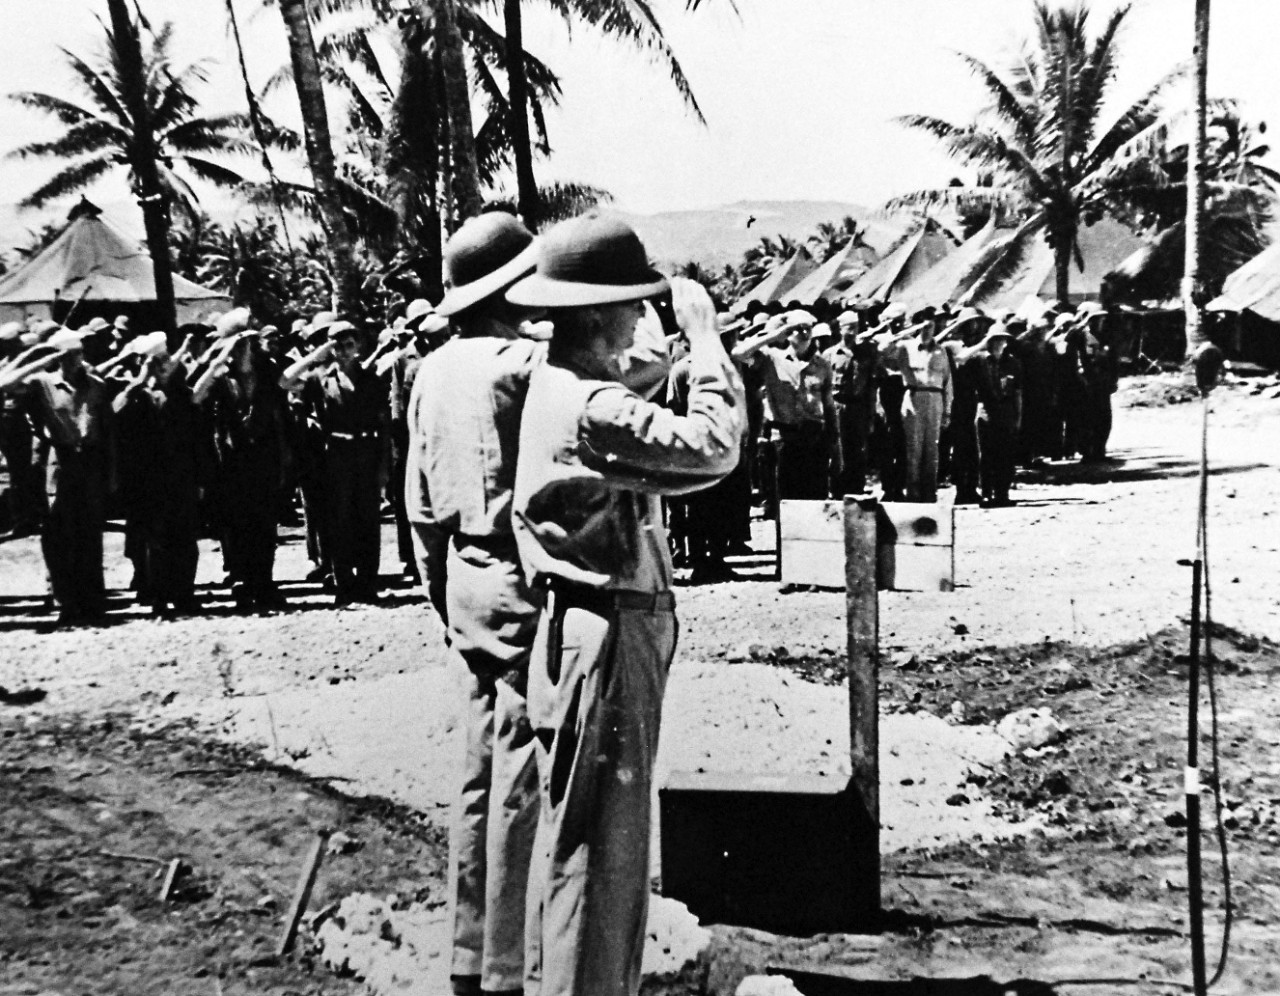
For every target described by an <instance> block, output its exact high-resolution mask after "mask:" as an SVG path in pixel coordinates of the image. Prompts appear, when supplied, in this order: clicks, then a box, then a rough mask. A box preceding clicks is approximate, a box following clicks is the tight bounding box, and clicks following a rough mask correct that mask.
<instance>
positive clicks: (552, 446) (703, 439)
mask: <svg viewBox="0 0 1280 996" xmlns="http://www.w3.org/2000/svg"><path fill="white" fill-rule="evenodd" d="M688 364H689V377H688V409H687V410H688V414H686V415H677V414H676V413H675V412H673V411H671V410H670V409H668V408H665V407H663V406H661V405H659V404H656V403H653V402H650V401H646V400H645V399H644V398H642V397H641V396H640V395H638V394H636V393H635V392H634V391H632V390H630V389H629V388H627V387H626V386H624V385H623V384H621V383H618V382H617V381H615V380H608V379H604V378H602V377H601V376H600V375H599V374H598V373H596V372H593V371H590V370H587V369H585V368H584V367H582V366H580V365H578V364H577V363H576V362H575V361H574V360H573V359H571V358H567V359H566V358H557V357H553V358H551V359H549V360H548V361H547V362H546V363H545V364H544V365H542V366H541V367H539V368H538V369H537V370H535V371H534V373H533V376H532V377H531V378H530V382H529V395H528V397H527V398H526V400H525V410H524V421H523V424H522V426H521V430H520V460H519V468H518V470H517V472H516V487H515V520H516V521H515V530H516V539H517V541H518V543H519V547H520V559H521V562H522V563H523V564H524V569H525V573H526V575H527V576H528V577H529V578H530V579H532V580H535V581H536V580H538V579H551V578H560V579H563V580H566V581H569V582H574V583H578V584H586V585H591V586H594V587H605V588H619V589H630V590H637V591H645V592H653V591H666V590H667V589H669V588H670V586H671V577H672V568H671V552H670V549H669V547H668V544H667V534H666V529H665V527H664V526H663V522H662V508H661V502H660V496H662V495H676V494H685V493H688V492H691V491H697V490H700V489H702V488H706V487H710V486H711V485H712V484H715V483H716V482H717V481H719V480H721V479H722V478H724V477H725V476H726V475H728V474H729V472H730V471H732V470H733V468H734V467H735V466H736V465H737V462H738V454H739V448H740V444H741V439H742V432H743V428H744V426H745V424H746V402H745V398H744V397H743V391H742V381H741V379H740V378H739V376H738V373H737V370H736V369H735V368H734V366H733V363H732V362H731V361H730V359H729V357H728V356H727V355H726V354H725V352H724V350H723V349H722V348H721V347H720V345H719V344H718V343H701V344H699V346H698V347H697V348H695V349H694V350H693V351H692V352H691V353H690V354H689V357H688Z"/></svg>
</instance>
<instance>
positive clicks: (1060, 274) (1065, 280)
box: [1053, 242, 1071, 307]
mask: <svg viewBox="0 0 1280 996" xmlns="http://www.w3.org/2000/svg"><path fill="white" fill-rule="evenodd" d="M1053 268H1054V277H1055V281H1056V283H1055V287H1054V293H1055V294H1056V295H1057V298H1058V304H1060V305H1062V306H1063V307H1067V306H1068V305H1070V304H1071V243H1070V242H1068V243H1067V244H1066V245H1065V246H1055V247H1054V250H1053Z"/></svg>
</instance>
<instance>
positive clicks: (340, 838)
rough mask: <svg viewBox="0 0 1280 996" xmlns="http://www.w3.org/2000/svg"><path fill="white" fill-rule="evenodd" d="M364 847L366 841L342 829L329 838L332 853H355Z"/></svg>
mask: <svg viewBox="0 0 1280 996" xmlns="http://www.w3.org/2000/svg"><path fill="white" fill-rule="evenodd" d="M362 847H364V841H362V840H357V839H356V838H355V837H352V836H350V835H349V834H345V833H343V832H342V831H341V830H339V831H338V832H337V833H335V834H334V835H333V836H331V837H330V838H329V853H330V854H355V853H356V851H358V850H360V848H362Z"/></svg>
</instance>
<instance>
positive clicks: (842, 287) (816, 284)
mask: <svg viewBox="0 0 1280 996" xmlns="http://www.w3.org/2000/svg"><path fill="white" fill-rule="evenodd" d="M874 262H875V250H874V249H872V248H871V247H870V246H865V245H858V244H855V243H854V242H850V243H849V244H848V245H847V246H845V247H844V248H843V249H841V250H840V251H839V252H838V253H836V254H835V255H834V256H832V257H831V258H830V259H829V260H827V261H826V262H825V263H823V264H822V265H821V266H820V267H818V268H817V269H816V270H814V271H813V272H812V273H810V274H809V275H808V276H807V277H805V278H804V279H803V280H801V281H800V283H798V284H796V285H795V287H793V288H791V290H790V291H789V292H788V294H787V299H788V300H790V301H799V302H800V303H801V304H813V303H814V302H815V301H819V300H823V301H839V300H841V299H842V298H844V296H845V292H846V291H847V290H848V289H849V287H850V286H851V285H852V284H853V282H854V281H855V280H857V279H858V277H860V276H861V275H862V274H864V273H866V272H867V270H868V269H869V268H870V267H871V266H872V265H873V264H874Z"/></svg>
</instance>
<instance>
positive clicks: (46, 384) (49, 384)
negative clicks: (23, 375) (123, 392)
mask: <svg viewBox="0 0 1280 996" xmlns="http://www.w3.org/2000/svg"><path fill="white" fill-rule="evenodd" d="M75 380H76V383H75V384H72V383H70V382H68V381H67V379H66V378H65V377H63V376H62V373H61V372H60V371H53V372H50V373H39V374H35V375H34V376H32V377H31V378H30V379H28V381H27V383H28V384H29V385H30V388H31V391H32V394H33V395H34V397H35V398H36V403H37V405H38V406H39V411H40V416H41V420H42V421H43V423H44V425H45V427H46V428H47V429H48V431H49V438H50V439H51V440H52V441H53V444H54V445H55V446H57V447H59V448H60V449H71V450H81V449H91V448H93V447H95V446H100V445H102V444H103V443H105V441H106V432H107V426H106V422H107V419H108V418H109V417H110V412H111V391H110V388H108V387H107V383H106V381H104V380H103V379H102V378H101V377H99V376H98V375H97V374H95V373H93V372H91V371H90V370H88V369H87V368H86V369H82V370H81V371H80V373H79V374H77V376H76V378H75Z"/></svg>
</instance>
